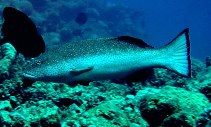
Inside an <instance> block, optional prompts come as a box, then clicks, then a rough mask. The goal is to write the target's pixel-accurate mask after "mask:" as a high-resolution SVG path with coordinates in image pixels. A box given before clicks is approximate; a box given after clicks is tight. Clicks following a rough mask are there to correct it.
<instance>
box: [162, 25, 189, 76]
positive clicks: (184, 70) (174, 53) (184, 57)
mask: <svg viewBox="0 0 211 127" xmlns="http://www.w3.org/2000/svg"><path fill="white" fill-rule="evenodd" d="M163 48H164V49H165V51H166V53H167V55H168V56H169V59H170V61H171V63H170V64H168V65H167V66H166V67H167V68H168V69H170V70H172V71H174V72H176V73H178V74H180V75H182V76H185V77H191V60H190V39H189V29H188V28H186V29H185V30H183V31H182V32H181V33H180V34H179V35H178V36H177V37H176V38H175V39H173V40H172V41H171V42H170V43H168V44H167V45H166V46H165V47H163Z"/></svg>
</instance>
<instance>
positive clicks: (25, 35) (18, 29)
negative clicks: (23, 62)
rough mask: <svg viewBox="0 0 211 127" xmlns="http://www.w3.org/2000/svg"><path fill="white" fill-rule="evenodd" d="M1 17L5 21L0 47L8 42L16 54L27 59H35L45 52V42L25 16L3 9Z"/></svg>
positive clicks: (12, 9)
mask: <svg viewBox="0 0 211 127" xmlns="http://www.w3.org/2000/svg"><path fill="white" fill-rule="evenodd" d="M3 17H4V20H5V21H4V23H3V26H2V29H1V32H2V33H3V36H4V37H3V38H2V39H1V40H0V45H2V44H4V43H7V42H9V43H11V44H12V45H13V46H14V47H15V49H16V50H17V52H19V53H21V54H23V55H24V56H27V57H37V56H39V55H40V54H41V53H43V52H45V42H44V40H43V38H42V36H41V35H39V34H38V32H37V28H36V26H35V24H34V23H33V22H32V20H31V19H30V18H29V17H28V16H27V15H25V14H24V13H23V12H21V11H19V10H17V9H15V8H12V7H5V8H4V10H3Z"/></svg>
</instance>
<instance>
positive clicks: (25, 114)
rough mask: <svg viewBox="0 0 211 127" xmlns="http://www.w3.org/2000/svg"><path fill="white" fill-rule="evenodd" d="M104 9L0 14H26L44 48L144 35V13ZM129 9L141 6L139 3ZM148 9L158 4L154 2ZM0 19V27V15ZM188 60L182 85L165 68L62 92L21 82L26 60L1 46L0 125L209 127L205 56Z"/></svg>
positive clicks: (27, 4) (29, 6)
mask: <svg viewBox="0 0 211 127" xmlns="http://www.w3.org/2000/svg"><path fill="white" fill-rule="evenodd" d="M122 1H124V0H122ZM118 2H120V1H118ZM154 2H155V1H154ZM159 2H161V1H159ZM163 2H167V1H165V0H163ZM174 2H175V1H174ZM180 2H181V1H180ZM195 2H196V1H195ZM105 3H106V4H105ZM105 3H101V1H95V0H92V1H91V2H89V1H85V0H77V1H75V0H71V1H66V0H33V1H27V0H23V1H8V0H2V1H1V5H0V11H3V9H4V7H7V6H12V7H14V8H17V9H19V10H21V11H23V12H24V13H25V14H27V15H28V16H29V17H30V18H31V19H32V21H34V23H35V24H36V26H37V28H38V32H39V33H40V34H41V35H43V37H44V39H45V42H46V45H47V50H48V49H50V48H55V47H58V46H59V45H61V43H66V42H68V41H77V40H84V39H89V38H99V37H110V36H119V35H133V36H135V37H138V38H148V37H150V36H149V34H148V32H147V31H148V29H146V22H145V21H146V17H147V16H148V14H149V13H143V12H137V11H134V10H133V9H130V8H128V7H125V5H126V4H123V5H118V4H115V3H113V2H105ZM146 3H148V2H146ZM167 3H168V2H167ZM196 3H197V2H196ZM127 4H128V3H127ZM129 4H130V3H129ZM137 5H139V6H140V5H143V6H144V4H143V3H142V4H137ZM150 5H151V7H152V5H156V6H158V5H160V6H161V4H159V3H156V4H155V3H153V4H152V3H151V4H150ZM143 6H142V7H143ZM160 6H159V7H160ZM180 6H182V5H180ZM153 7H154V6H153ZM176 7H179V6H176ZM189 7H190V6H189ZM133 8H135V5H134V6H133ZM148 10H149V8H148ZM158 10H159V9H158ZM158 10H157V13H158V14H161V13H160V11H158ZM160 10H162V8H160ZM80 12H84V13H85V14H87V21H86V22H85V23H84V24H83V25H80V24H78V23H77V22H75V19H76V18H77V15H78V14H79V13H80ZM174 17H177V16H174ZM0 19H1V20H0V21H1V23H0V26H2V23H3V17H1V18H0ZM191 19H192V18H191ZM151 22H155V20H153V21H151ZM154 24H155V23H154ZM150 25H153V23H151V24H150ZM180 25H182V24H180ZM159 27H160V26H159ZM159 27H154V28H153V29H154V33H156V34H157V35H161V34H158V33H159V31H160V30H162V29H160V30H158V29H157V28H159ZM172 27H173V28H174V29H177V28H176V26H174V25H173V26H172ZM182 27H183V26H182ZM166 29H167V28H166ZM190 29H193V28H190ZM155 31H156V32H155ZM178 31H180V29H178V30H177V32H178ZM169 33H171V31H169ZM172 34H173V33H172ZM163 36H164V35H163ZM165 37H166V36H165ZM162 38H163V37H162ZM165 39H171V38H170V37H169V38H165ZM192 45H193V44H192ZM199 48H200V47H199ZM208 55H210V54H208ZM191 60H192V78H189V79H187V78H183V77H181V76H178V75H176V74H175V73H172V72H170V71H168V70H165V69H155V70H154V75H151V77H150V78H149V79H147V80H146V81H144V82H125V81H122V80H106V81H95V82H91V83H90V84H89V85H88V86H83V85H81V84H76V85H75V86H69V85H68V84H64V83H53V82H49V83H46V82H31V81H26V80H23V78H22V77H21V74H22V69H23V68H24V67H25V66H26V65H27V64H28V63H27V59H25V58H24V57H23V56H22V55H20V54H19V55H16V50H15V49H14V47H13V46H12V45H11V44H9V43H6V44H4V45H2V46H1V48H0V65H1V66H0V126H18V127H21V126H58V127H60V126H63V127H64V126H70V127H71V126H93V127H94V126H96V127H108V126H114V127H119V126H134V127H136V126H137V127H139V126H141V127H153V126H161V127H169V126H175V127H177V126H186V127H194V126H197V127H204V126H210V123H211V122H210V121H211V120H210V115H209V114H210V107H211V105H210V100H211V96H210V91H211V89H210V88H211V87H210V86H211V80H210V79H211V66H210V65H211V64H210V57H207V61H206V65H205V61H199V60H196V59H194V58H192V59H191ZM37 64H39V63H37Z"/></svg>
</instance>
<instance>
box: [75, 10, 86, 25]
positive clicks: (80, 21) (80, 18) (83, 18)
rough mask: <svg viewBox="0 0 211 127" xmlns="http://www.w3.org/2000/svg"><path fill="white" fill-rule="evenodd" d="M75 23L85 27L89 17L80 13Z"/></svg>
mask: <svg viewBox="0 0 211 127" xmlns="http://www.w3.org/2000/svg"><path fill="white" fill-rule="evenodd" d="M75 22H76V23H78V24H79V25H83V24H85V23H86V22H87V15H86V14H85V13H84V12H80V13H78V15H77V16H76V18H75Z"/></svg>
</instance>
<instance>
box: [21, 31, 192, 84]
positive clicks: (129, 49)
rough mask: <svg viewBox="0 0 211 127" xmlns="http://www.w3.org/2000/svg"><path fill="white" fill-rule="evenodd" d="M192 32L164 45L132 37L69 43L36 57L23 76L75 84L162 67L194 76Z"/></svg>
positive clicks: (119, 76) (184, 32) (121, 77)
mask: <svg viewBox="0 0 211 127" xmlns="http://www.w3.org/2000/svg"><path fill="white" fill-rule="evenodd" d="M188 31H189V30H188V29H185V30H184V31H183V32H181V33H180V34H179V35H178V36H177V37H176V38H175V39H173V40H172V41H171V42H170V43H168V44H167V45H165V46H163V47H161V48H153V47H152V46H149V45H148V44H146V43H145V42H144V41H142V40H141V39H136V38H133V37H129V36H120V37H114V38H104V39H95V40H86V41H81V42H75V43H67V44H64V45H63V46H61V47H59V48H58V49H55V50H51V51H48V52H45V53H43V54H42V55H40V56H39V57H37V58H35V59H33V61H32V62H31V64H30V65H29V67H27V69H26V70H25V72H24V74H23V76H24V77H25V78H27V79H31V80H36V81H37V80H39V81H48V82H63V83H72V82H77V81H97V80H106V79H127V78H128V77H131V76H136V75H134V74H140V73H142V70H145V69H150V68H154V67H160V68H167V69H169V70H172V71H174V72H176V73H178V74H180V75H183V76H186V77H190V76H191V73H190V70H191V69H190V68H191V67H190V66H191V65H190V62H191V61H190V41H189V35H188ZM140 78H141V77H140Z"/></svg>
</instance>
